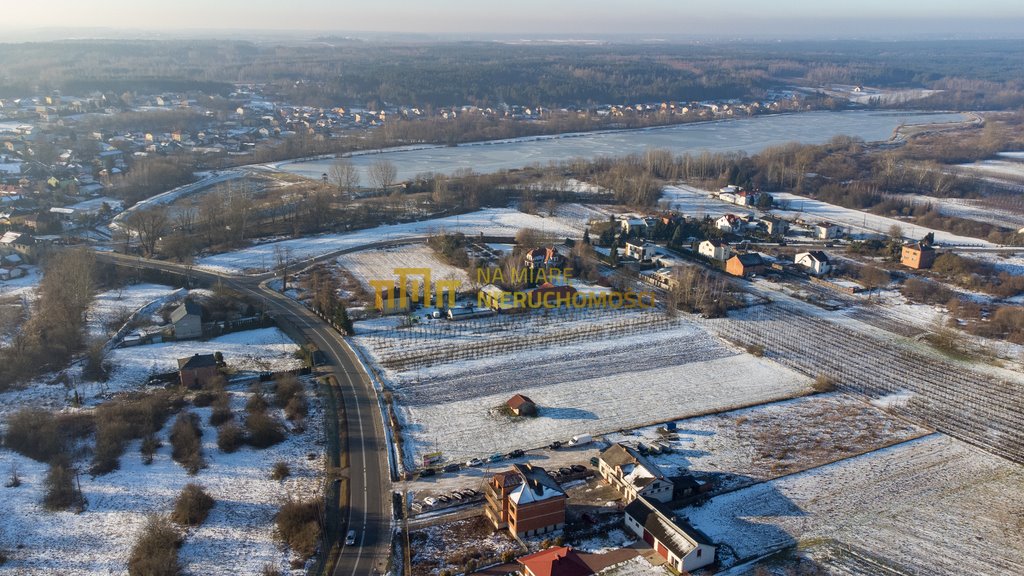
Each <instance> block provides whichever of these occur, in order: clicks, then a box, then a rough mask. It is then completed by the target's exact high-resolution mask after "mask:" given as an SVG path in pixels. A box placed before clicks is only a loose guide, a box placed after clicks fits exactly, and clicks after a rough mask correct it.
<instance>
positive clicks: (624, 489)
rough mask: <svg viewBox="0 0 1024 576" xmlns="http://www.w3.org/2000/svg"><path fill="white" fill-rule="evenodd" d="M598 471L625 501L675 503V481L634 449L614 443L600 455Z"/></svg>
mask: <svg viewBox="0 0 1024 576" xmlns="http://www.w3.org/2000/svg"><path fill="white" fill-rule="evenodd" d="M597 471H598V472H599V473H600V474H601V478H604V480H605V481H606V482H608V483H609V484H611V485H612V486H614V487H615V489H616V490H618V491H619V492H620V493H621V494H622V497H623V499H624V500H625V501H626V502H632V501H633V500H635V499H637V498H639V497H644V498H649V499H651V500H658V501H660V502H668V501H670V500H672V492H673V485H672V481H671V480H669V479H668V478H666V477H665V475H664V474H662V473H661V470H659V469H658V467H657V466H655V465H654V464H652V463H651V462H650V461H648V460H647V458H645V457H644V456H642V455H640V453H639V452H637V451H636V450H635V449H633V448H632V447H630V446H626V445H625V444H612V445H611V446H609V447H608V448H605V449H604V450H603V451H601V454H600V455H599V456H598V462H597Z"/></svg>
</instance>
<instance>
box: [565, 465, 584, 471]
mask: <svg viewBox="0 0 1024 576" xmlns="http://www.w3.org/2000/svg"><path fill="white" fill-rule="evenodd" d="M569 468H571V469H572V471H573V472H586V471H587V467H586V466H583V465H581V464H573V465H572V466H570V467H569Z"/></svg>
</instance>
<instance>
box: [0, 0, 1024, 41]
mask: <svg viewBox="0 0 1024 576" xmlns="http://www.w3.org/2000/svg"><path fill="white" fill-rule="evenodd" d="M2 14H3V21H2V22H0V28H6V29H10V28H17V29H20V30H22V31H24V30H27V29H41V28H48V29H52V28H122V29H124V28H129V29H138V28H143V29H157V30H196V29H219V30H223V29H257V30H315V31H353V32H361V31H383V32H388V31H397V32H419V33H425V34H481V33H488V34H524V35H526V34H560V35H580V34H611V33H630V34H638V33H639V34H646V33H649V34H652V35H679V36H685V35H717V36H729V35H744V34H760V35H765V34H766V33H767V34H768V35H770V34H771V32H772V31H777V32H778V34H779V35H780V36H794V35H812V36H830V35H834V36H851V35H872V34H882V35H884V34H889V35H892V34H895V35H899V34H900V33H901V32H902V31H905V32H906V33H907V34H908V35H921V34H943V35H951V34H957V33H961V32H962V33H963V34H965V35H974V36H976V35H979V34H980V35H987V36H1000V35H1003V36H1006V35H1009V36H1016V37H1020V36H1021V35H1024V32H1022V31H1021V24H1022V23H1024V2H1021V1H1020V0H973V1H971V2H964V1H963V0H853V1H846V2H831V1H829V0H777V1H776V2H768V1H765V0H727V1H725V2H715V1H701V2H698V1H694V0H643V1H640V2H624V1H622V0H512V1H509V0H504V1H501V2H495V1H492V0H365V1H362V2H356V1H354V0H166V1H162V2H154V1H152V0H46V1H45V2H27V1H19V2H7V1H4V2H3V8H2Z"/></svg>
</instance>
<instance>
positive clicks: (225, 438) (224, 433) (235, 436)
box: [217, 422, 245, 454]
mask: <svg viewBox="0 0 1024 576" xmlns="http://www.w3.org/2000/svg"><path fill="white" fill-rule="evenodd" d="M244 443H245V433H244V432H242V429H241V428H239V427H238V425H237V424H235V423H234V422H228V423H227V424H223V425H221V426H220V427H219V428H217V448H220V450H221V452H227V453H228V454H230V453H232V452H235V451H237V450H238V449H239V448H241V447H242V444H244Z"/></svg>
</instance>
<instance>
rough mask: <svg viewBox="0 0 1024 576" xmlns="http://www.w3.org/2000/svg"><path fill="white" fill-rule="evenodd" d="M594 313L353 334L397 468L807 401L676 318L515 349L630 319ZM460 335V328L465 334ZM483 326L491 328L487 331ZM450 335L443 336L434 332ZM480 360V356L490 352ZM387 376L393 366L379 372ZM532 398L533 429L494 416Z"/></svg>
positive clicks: (794, 378) (799, 379)
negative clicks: (380, 393)
mask: <svg viewBox="0 0 1024 576" xmlns="http://www.w3.org/2000/svg"><path fill="white" fill-rule="evenodd" d="M600 314H601V313H600V312H595V313H594V314H593V315H584V316H581V317H578V318H575V319H571V318H563V317H557V316H556V317H553V318H551V319H548V320H547V321H545V320H544V319H543V318H542V317H541V316H540V315H539V314H534V315H533V316H536V318H529V319H524V320H520V321H517V322H521V324H519V323H514V324H503V322H505V320H504V319H503V318H500V317H495V318H491V319H485V320H481V321H476V323H475V324H468V323H466V324H463V323H459V325H456V324H454V323H447V322H444V323H439V325H438V327H437V328H436V332H434V331H432V330H434V329H427V328H424V329H423V330H424V331H423V332H422V334H423V336H422V338H423V339H417V338H411V337H409V338H406V337H403V336H402V334H403V331H402V330H392V329H389V328H388V326H387V325H386V324H384V323H382V322H380V321H375V322H366V323H359V324H358V325H357V333H358V334H360V335H359V336H357V337H356V338H355V341H356V343H357V344H358V345H359V346H360V347H361V348H363V349H364V350H365V351H367V352H368V354H367V355H368V356H369V357H371V359H372V360H373V361H374V364H376V365H377V366H378V367H383V369H382V370H381V372H382V374H383V376H384V378H385V380H386V385H387V386H388V387H389V388H391V389H393V390H394V395H395V399H396V402H397V404H398V411H399V415H400V418H401V419H402V420H403V423H404V425H405V427H404V434H405V440H406V442H405V456H406V461H407V462H412V461H418V460H419V457H420V456H422V454H424V453H428V452H433V451H435V450H441V451H442V452H444V454H445V456H446V457H447V458H449V459H453V460H463V461H464V460H467V459H468V458H470V457H474V456H487V455H489V454H492V453H495V452H508V451H511V450H513V449H516V448H519V449H528V448H535V447H538V446H542V445H546V444H548V443H550V442H552V441H554V440H563V441H564V440H567V439H568V438H570V437H571V436H573V435H576V434H582V433H591V434H601V433H607V432H612V431H615V430H620V429H630V428H635V427H637V426H642V425H645V424H649V423H653V422H660V421H665V420H671V419H674V418H682V417H687V416H693V415H697V414H702V413H708V412H713V411H719V410H727V409H730V408H736V407H741V406H748V405H752V404H757V403H761V402H767V401H772V400H779V399H783V398H789V397H793V396H797V395H800V394H803V393H805V392H806V391H807V390H808V388H809V384H810V382H809V380H808V379H807V378H805V377H803V376H801V375H798V374H796V373H795V372H793V371H790V370H789V369H786V368H783V367H782V366H780V365H778V364H775V363H773V362H771V361H768V360H765V359H761V358H755V357H753V356H751V355H749V354H745V353H742V352H740V351H738V350H735V349H733V348H731V347H729V346H727V345H725V344H723V343H722V342H721V341H719V340H717V339H715V338H714V337H712V336H710V335H709V334H708V333H707V332H705V331H704V330H703V329H702V328H700V327H698V326H696V325H695V324H692V323H690V322H688V321H686V320H683V319H679V320H678V321H673V323H670V324H661V325H656V324H655V323H654V322H653V321H652V319H648V318H647V317H643V316H640V317H637V319H638V320H639V321H640V324H638V325H637V326H638V329H637V331H635V332H628V331H627V332H617V333H610V334H603V335H602V334H600V333H594V334H593V336H592V337H590V336H587V335H584V336H585V337H584V338H582V339H580V340H578V341H573V342H572V343H571V345H569V344H567V343H564V342H562V343H559V342H557V341H552V342H551V344H550V345H548V346H539V347H537V348H530V349H528V350H522V349H516V348H513V342H517V341H518V339H519V338H525V339H528V340H529V341H531V342H540V343H542V344H543V343H544V339H545V338H549V337H556V338H557V337H559V336H560V335H561V334H562V333H568V332H571V331H573V330H575V329H577V327H578V326H580V325H587V326H592V327H594V328H595V329H596V328H598V327H600V326H603V325H607V324H609V323H612V322H623V321H629V320H630V317H629V316H624V317H623V318H618V319H614V320H613V319H611V318H609V319H608V320H603V319H602V318H601V316H600ZM460 326H467V328H465V329H463V328H460ZM488 327H490V328H488ZM446 330H454V332H452V333H451V334H448V335H445V334H444V331H446ZM495 338H499V339H500V340H501V342H504V343H505V347H504V349H502V348H503V346H502V345H500V344H498V345H497V347H496V349H495V351H493V353H492V352H488V354H487V355H486V356H485V357H480V358H476V359H473V358H469V359H463V360H455V359H451V358H452V356H449V352H447V350H448V349H449V348H451V349H452V352H451V353H450V354H453V355H454V354H458V352H456V349H459V350H461V349H465V348H466V347H476V348H483V347H485V346H487V345H488V342H489V341H490V340H492V339H495ZM424 350H430V351H436V352H437V354H440V355H441V356H439V357H436V358H432V361H434V362H437V364H436V365H433V366H431V367H430V368H426V369H423V368H421V367H418V366H416V365H408V366H409V367H408V368H405V366H407V364H404V363H402V362H400V361H396V360H395V359H396V358H401V359H404V358H407V357H408V356H409V355H411V354H413V353H417V354H422V353H423V351H424ZM488 350H490V349H489V348H488ZM387 366H395V368H390V369H388V368H387ZM516 393H521V394H525V395H527V396H529V397H530V398H532V399H533V400H534V401H535V402H536V403H537V404H538V406H539V407H540V415H539V416H538V417H537V418H524V419H515V418H509V417H507V416H505V415H503V414H502V413H501V411H500V410H499V409H498V408H499V407H500V406H502V405H503V404H504V402H505V401H506V400H508V399H509V398H510V397H511V396H512V395H513V394H516Z"/></svg>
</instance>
